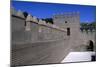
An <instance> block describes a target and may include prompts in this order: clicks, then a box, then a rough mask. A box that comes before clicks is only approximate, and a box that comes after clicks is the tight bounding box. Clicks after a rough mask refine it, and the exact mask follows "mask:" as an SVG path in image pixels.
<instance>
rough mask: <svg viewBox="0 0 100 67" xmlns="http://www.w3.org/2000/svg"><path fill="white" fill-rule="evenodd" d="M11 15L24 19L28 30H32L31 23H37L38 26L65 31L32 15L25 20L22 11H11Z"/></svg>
mask: <svg viewBox="0 0 100 67" xmlns="http://www.w3.org/2000/svg"><path fill="white" fill-rule="evenodd" d="M11 15H14V16H16V17H19V18H23V19H24V20H25V22H26V28H25V29H26V30H31V29H30V28H31V27H30V26H31V25H30V23H36V24H38V25H43V26H46V27H49V28H53V29H57V30H61V31H65V32H66V30H65V29H62V28H60V27H58V26H56V25H54V24H50V23H47V22H46V21H44V20H42V19H37V18H36V17H35V16H32V15H31V14H28V15H27V17H26V18H25V16H24V13H23V12H22V11H21V10H18V11H16V10H15V9H14V8H12V9H11Z"/></svg>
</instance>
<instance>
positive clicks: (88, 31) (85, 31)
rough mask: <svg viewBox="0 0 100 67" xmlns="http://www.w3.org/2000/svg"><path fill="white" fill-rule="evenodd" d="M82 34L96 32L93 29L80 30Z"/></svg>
mask: <svg viewBox="0 0 100 67" xmlns="http://www.w3.org/2000/svg"><path fill="white" fill-rule="evenodd" d="M80 31H81V32H82V33H94V32H96V30H95V29H94V28H80Z"/></svg>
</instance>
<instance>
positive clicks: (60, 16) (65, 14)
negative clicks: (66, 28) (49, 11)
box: [53, 12, 80, 19]
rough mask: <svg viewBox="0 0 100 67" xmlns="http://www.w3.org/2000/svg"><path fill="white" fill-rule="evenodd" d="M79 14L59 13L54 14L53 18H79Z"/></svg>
mask: <svg viewBox="0 0 100 67" xmlns="http://www.w3.org/2000/svg"><path fill="white" fill-rule="evenodd" d="M79 15H80V14H79V12H67V13H59V14H54V15H53V18H55V19H57V18H70V17H77V16H79Z"/></svg>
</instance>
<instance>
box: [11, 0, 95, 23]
mask: <svg viewBox="0 0 100 67" xmlns="http://www.w3.org/2000/svg"><path fill="white" fill-rule="evenodd" d="M11 6H13V7H14V8H15V9H16V10H21V11H26V12H28V13H30V14H31V15H33V16H36V17H38V18H50V17H52V15H53V14H57V13H58V14H59V13H65V12H80V22H93V21H96V20H95V19H96V7H95V6H86V5H73V4H57V3H41V2H26V1H12V3H11Z"/></svg>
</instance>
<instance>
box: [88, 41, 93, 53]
mask: <svg viewBox="0 0 100 67" xmlns="http://www.w3.org/2000/svg"><path fill="white" fill-rule="evenodd" d="M87 51H94V45H93V41H92V40H89V44H88V46H87Z"/></svg>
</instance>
